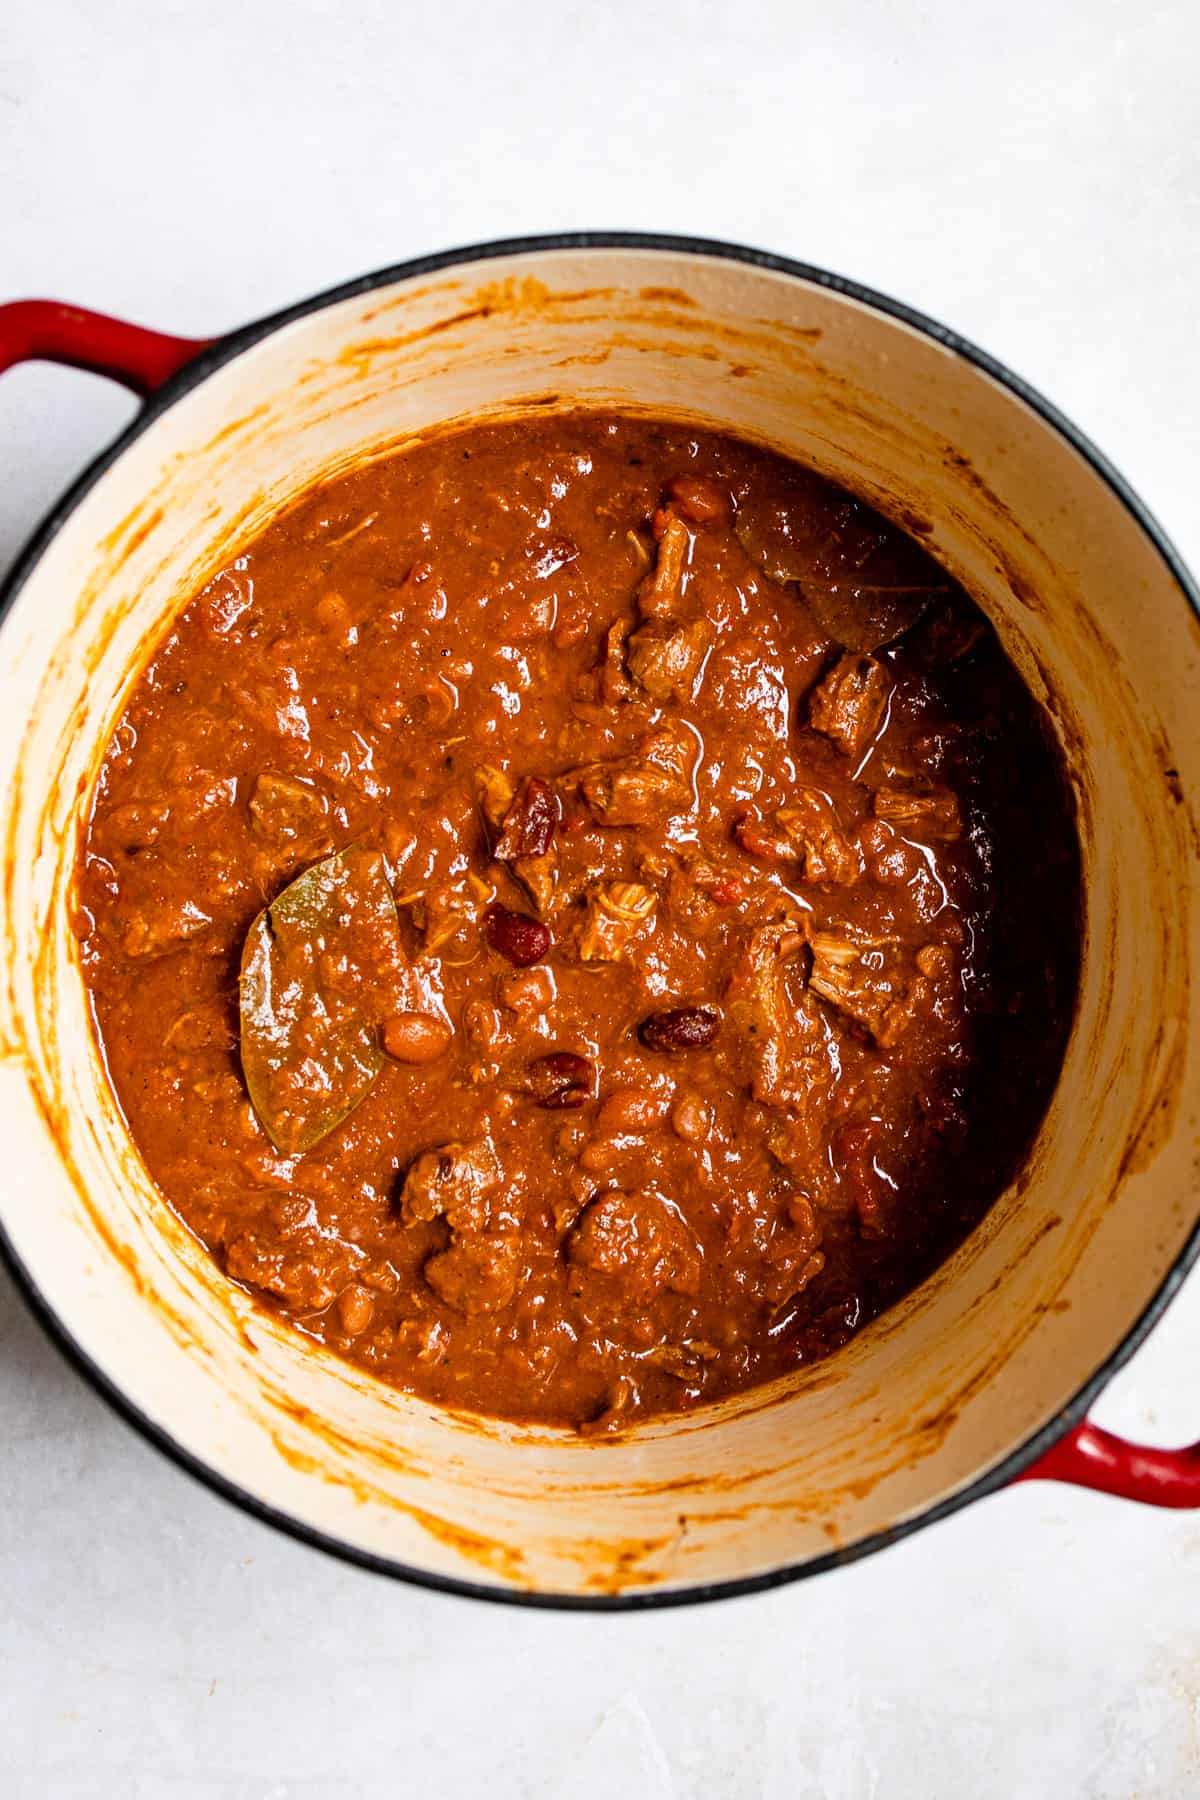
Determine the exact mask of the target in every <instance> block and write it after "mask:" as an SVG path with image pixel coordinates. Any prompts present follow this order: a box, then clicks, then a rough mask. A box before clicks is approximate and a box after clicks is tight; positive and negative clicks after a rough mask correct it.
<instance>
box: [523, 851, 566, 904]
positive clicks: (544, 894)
mask: <svg viewBox="0 0 1200 1800" xmlns="http://www.w3.org/2000/svg"><path fill="white" fill-rule="evenodd" d="M512 872H513V874H514V875H515V876H516V878H517V880H518V881H519V882H520V884H521V886H522V887H523V888H524V889H525V892H526V893H527V894H528V895H529V898H530V899H531V900H532V901H533V904H534V907H535V908H536V910H537V911H538V912H539V913H540V914H541V915H542V917H543V918H544V917H545V916H546V914H547V913H552V912H553V911H554V910H555V907H556V906H557V905H558V903H559V899H560V896H559V891H558V850H557V849H556V847H555V846H554V845H553V844H551V846H550V848H549V849H548V850H547V851H545V852H544V854H543V855H541V856H518V858H517V860H516V862H514V863H513V864H512Z"/></svg>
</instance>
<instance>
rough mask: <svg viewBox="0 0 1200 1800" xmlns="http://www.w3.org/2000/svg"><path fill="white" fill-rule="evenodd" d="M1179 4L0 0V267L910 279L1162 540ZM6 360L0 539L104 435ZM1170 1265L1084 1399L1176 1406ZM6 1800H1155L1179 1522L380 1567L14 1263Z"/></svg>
mask: <svg viewBox="0 0 1200 1800" xmlns="http://www.w3.org/2000/svg"><path fill="white" fill-rule="evenodd" d="M1198 52H1200V16H1198V14H1197V10H1196V8H1195V6H1194V4H1193V3H1192V0H1175V3H1174V4H1171V3H1168V0H1147V4H1145V5H1143V6H1142V7H1140V8H1136V9H1135V8H1131V7H1129V6H1128V5H1127V4H1124V3H1120V4H1118V3H1116V0H1073V3H1066V0H1058V3H1057V4H1047V3H1046V0H1004V3H1000V0H967V3H966V4H963V0H858V3H854V0H822V4H820V5H817V4H813V3H811V0H808V3H806V0H775V3H774V4H772V3H769V0H738V4H736V5H731V4H720V5H717V4H713V3H712V0H700V3H694V4H693V5H691V6H690V7H682V6H679V5H678V4H676V5H671V6H668V5H666V4H664V3H663V0H640V3H638V0H593V3H592V4H590V5H589V4H586V3H584V0H558V3H557V4H555V5H549V4H544V3H541V0H527V3H525V4H521V3H520V0H490V4H488V5H480V4H470V3H468V0H437V3H436V4H434V5H428V6H413V5H408V4H404V3H403V0H387V3H385V0H340V3H339V0H243V3H242V4H241V5H240V6H236V7H217V6H213V5H201V4H199V3H198V0H157V3H156V4H154V5H151V4H148V3H147V0H105V3H104V4H103V5H99V4H95V3H94V0H9V6H8V8H7V9H6V12H5V24H4V27H3V29H2V30H0V296H3V297H8V296H10V295H11V296H14V297H15V296H17V295H23V294H36V293H47V294H51V295H55V296H61V297H63V298H66V299H71V300H75V301H79V302H81V303H83V304H88V305H92V306H96V307H101V308H108V309H111V310H113V311H116V312H123V313H127V314H129V315H131V316H133V317H136V318H139V319H142V320H145V321H147V322H150V323H154V324H158V325H161V326H163V327H164V328H166V329H174V330H178V331H181V332H184V333H197V334H198V333H209V332H217V331H220V330H222V329H224V328H226V327H229V326H233V325H236V324H238V323H241V322H242V321H243V320H245V319H247V318H250V317H252V316H254V315H255V314H257V313H260V312H263V311H265V310H267V309H269V308H273V307H276V306H279V305H281V304H283V303H285V302H287V301H289V300H291V299H293V298H296V297H298V296H300V295H302V294H304V293H306V292H309V291H311V290H314V289H316V288H319V287H323V286H326V285H328V284H329V283H331V282H334V281H336V280H338V279H340V278H342V277H346V276H349V275H352V274H355V273H358V272H359V271H361V270H363V269H368V268H371V267H374V266H378V265H381V264H383V263H387V262H391V261H395V260H398V259H400V258H403V257H405V256H409V255H412V254H416V253H418V252H421V251H425V250H431V249H436V248H441V247H444V246H449V245H454V244H459V243H464V242H467V241H470V240H472V239H478V238H483V237H492V236H497V235H502V234H511V233H518V232H525V231H535V230H553V229H561V228H570V227H577V226H581V225H592V226H636V227H642V228H648V229H649V228H666V229H675V230H680V231H690V232H696V233H701V234H711V235H718V236H727V237H733V238H740V239H743V240H745V241H747V242H751V243H758V244H763V245H767V246H770V247H773V248H775V249H777V250H781V251H785V252H789V253H791V254H793V255H796V256H799V257H803V258H807V259H809V260H811V261H814V262H817V263H823V264H825V265H827V266H829V267H832V268H834V269H839V270H842V271H844V272H846V273H848V274H851V275H855V276H858V277H860V278H861V279H864V280H866V281H868V282H871V283H873V284H875V285H877V286H880V287H882V288H884V289H887V290H890V291H891V292H893V293H895V294H897V295H899V296H901V297H903V298H905V299H907V300H909V301H912V302H914V303H915V304H917V305H918V306H922V307H924V308H926V309H927V310H929V311H931V312H932V313H934V314H935V315H937V316H939V317H941V318H943V319H945V320H947V321H948V322H949V323H951V324H953V325H955V326H957V327H958V328H959V329H961V330H962V331H965V332H966V333H967V334H968V335H970V336H972V337H974V338H976V339H977V340H978V341H980V342H982V343H983V344H985V345H987V346H988V347H989V348H990V349H992V350H993V351H995V352H996V353H997V354H998V355H1000V356H1001V357H1003V358H1005V359H1007V360H1008V361H1009V362H1010V363H1011V365H1012V366H1013V367H1015V368H1016V369H1018V370H1020V371H1021V372H1022V373H1023V374H1025V375H1026V376H1028V377H1029V378H1030V379H1032V380H1033V381H1034V382H1035V383H1037V384H1038V385H1040V386H1041V387H1042V388H1043V389H1044V390H1045V391H1047V392H1048V393H1049V394H1050V395H1051V396H1052V397H1053V398H1054V399H1055V400H1057V401H1058V402H1059V404H1060V405H1062V406H1063V407H1064V408H1065V409H1066V410H1067V411H1068V412H1069V413H1070V414H1072V415H1073V416H1074V417H1075V418H1076V419H1077V420H1078V421H1079V423H1080V424H1082V425H1083V426H1084V427H1085V428H1086V429H1087V430H1088V431H1090V432H1091V433H1092V434H1093V435H1094V437H1095V438H1096V440H1097V441H1098V442H1099V443H1100V444H1101V445H1102V446H1103V447H1104V448H1105V449H1106V450H1107V451H1108V452H1109V453H1110V454H1111V455H1112V456H1113V457H1114V458H1115V460H1116V461H1117V462H1118V464H1119V465H1120V466H1121V467H1122V468H1123V469H1124V470H1125V471H1126V473H1127V474H1128V475H1129V476H1130V478H1131V479H1132V480H1133V482H1134V483H1135V485H1136V486H1137V487H1139V488H1140V489H1141V490H1142V492H1143V493H1144V494H1145V495H1146V497H1147V498H1148V499H1149V500H1150V502H1151V504H1152V505H1153V506H1154V507H1155V509H1156V510H1157V511H1158V512H1159V514H1160V516H1161V518H1162V519H1163V521H1164V523H1165V524H1166V526H1167V528H1168V529H1169V530H1170V531H1171V532H1172V533H1173V534H1174V536H1175V538H1176V540H1177V541H1178V543H1179V544H1180V546H1181V548H1182V549H1183V551H1184V552H1185V554H1186V555H1188V556H1189V557H1190V559H1191V561H1192V563H1193V566H1196V565H1200V514H1198V513H1197V509H1196V504H1195V502H1196V493H1197V471H1198V462H1200V457H1198V452H1200V423H1198V421H1200V365H1198V363H1197V356H1196V337H1195V312H1196V309H1195V300H1194V294H1195V291H1196V289H1197V286H1198V285H1200V202H1198V200H1197V196H1198V195H1200V150H1198V148H1197V144H1198V139H1197V133H1196V129H1195V127H1196V117H1197V101H1198V99H1200V92H1198V86H1200V84H1198V81H1197V76H1196V68H1197V55H1198ZM130 411H131V405H130V403H129V402H128V401H127V400H126V399H125V398H124V397H123V396H122V395H121V394H120V393H119V392H118V391H117V390H115V389H112V388H109V387H106V386H105V385H104V384H103V383H101V382H98V381H95V380H91V379H89V378H87V377H84V376H79V375H74V374H72V373H70V372H67V371H62V370H48V369H43V368H29V369H24V370H20V371H17V372H15V373H14V374H11V375H8V376H6V377H5V378H4V379H3V381H2V382H0V443H2V445H3V452H2V455H3V462H2V470H3V478H2V480H0V561H4V560H7V559H8V557H10V556H11V554H12V553H13V552H14V551H15V549H16V546H17V544H18V542H19V540H20V538H21V537H22V536H23V534H24V533H25V531H26V530H27V528H28V527H29V525H30V524H31V523H32V522H33V520H34V519H35V518H36V516H37V515H38V514H39V513H40V512H41V511H42V509H44V508H45V507H46V506H47V504H48V503H49V502H50V501H51V500H52V499H53V497H54V496H55V494H56V493H57V492H58V490H59V489H60V487H61V486H62V485H63V483H64V482H65V481H66V480H67V479H68V478H69V477H70V476H71V475H72V474H73V472H74V471H75V470H76V469H77V468H78V466H79V465H80V464H81V462H82V461H83V460H84V459H85V457H86V456H87V455H88V454H89V452H90V451H92V450H93V448H95V447H96V446H97V445H99V443H100V442H101V441H102V440H103V439H104V438H105V437H106V436H108V435H109V434H111V433H112V432H113V431H114V430H115V429H116V427H117V426H118V425H119V424H120V422H121V421H122V420H123V419H124V418H125V417H127V416H128V415H129V413H130ZM1198 1366H1200V1286H1197V1282H1196V1281H1193V1283H1192V1284H1191V1286H1190V1288H1189V1289H1188V1290H1186V1291H1185V1293H1184V1295H1183V1297H1182V1299H1181V1300H1180V1301H1179V1302H1178V1303H1177V1305H1176V1306H1175V1308H1174V1310H1173V1312H1172V1313H1171V1314H1170V1315H1169V1317H1168V1318H1167V1320H1166V1321H1165V1323H1164V1324H1163V1325H1162V1326H1161V1328H1160V1329H1159V1331H1158V1332H1157V1333H1156V1335H1155V1336H1154V1338H1153V1339H1152V1340H1151V1342H1150V1344H1149V1345H1148V1347H1147V1348H1146V1349H1144V1350H1143V1351H1142V1353H1141V1354H1140V1355H1139V1356H1138V1357H1137V1358H1136V1360H1135V1361H1134V1363H1133V1364H1132V1366H1131V1367H1130V1369H1129V1370H1128V1371H1127V1372H1126V1373H1125V1374H1124V1375H1123V1376H1122V1377H1121V1378H1120V1379H1119V1381H1118V1382H1117V1383H1116V1384H1115V1385H1114V1387H1113V1388H1112V1389H1111V1390H1110V1392H1109V1394H1108V1395H1107V1396H1106V1397H1105V1399H1104V1401H1103V1403H1102V1405H1101V1407H1100V1409H1099V1413H1098V1417H1099V1418H1100V1419H1101V1420H1102V1421H1103V1422H1105V1423H1107V1424H1110V1425H1112V1426H1114V1427H1116V1428H1122V1429H1126V1430H1129V1431H1131V1432H1136V1433H1142V1434H1145V1435H1147V1436H1150V1437H1153V1438H1155V1439H1156V1440H1157V1441H1162V1442H1166V1441H1172V1440H1174V1441H1179V1440H1181V1439H1184V1438H1188V1437H1192V1436H1195V1435H1196V1433H1197V1430H1198V1429H1200V1397H1198V1396H1197V1395H1196V1393H1195V1386H1196V1383H1195V1370H1196V1368H1197V1367H1198ZM0 1595H2V1597H3V1598H2V1600H0V1716H2V1725H0V1794H3V1795H4V1796H5V1797H6V1800H85V1797H86V1800H94V1797H96V1796H109V1795H112V1796H120V1797H121V1800H210V1797H217V1800H232V1797H233V1796H238V1797H239V1800H240V1797H241V1796H243V1795H248V1796H263V1797H264V1800H265V1797H267V1796H272V1797H280V1800H282V1797H283V1796H287V1797H288V1800H309V1797H310V1796H311V1797H313V1800H316V1797H317V1796H320V1797H321V1800H326V1796H328V1795H334V1794H336V1795H347V1796H363V1797H365V1800H377V1797H378V1800H383V1797H384V1796H386V1797H387V1800H396V1797H403V1800H408V1797H410V1796H411V1797H412V1800H426V1797H427V1796H434V1795H436V1796H438V1800H460V1797H466V1796H475V1795H477V1794H484V1793H486V1794H487V1795H488V1796H489V1797H490V1800H600V1797H601V1796H604V1797H605V1800H607V1796H609V1795H611V1794H614V1793H617V1794H621V1795H624V1796H628V1797H629V1800H642V1797H643V1796H644V1797H645V1800H701V1797H703V1800H709V1797H711V1796H722V1797H726V1796H727V1797H729V1800H818V1797H820V1800H885V1797H886V1800H892V1797H895V1796H899V1797H902V1800H903V1797H907V1796H912V1797H914V1800H917V1797H919V1800H943V1797H945V1800H964V1797H969V1800H976V1797H977V1800H1011V1797H1012V1796H1020V1797H1021V1800H1041V1797H1043V1796H1045V1797H1046V1800H1073V1797H1075V1796H1080V1797H1084V1800H1133V1797H1134V1796H1137V1797H1139V1800H1149V1797H1151V1796H1156V1797H1157V1796H1172V1797H1174V1796H1192V1795H1195V1794H1197V1793H1198V1792H1200V1519H1198V1520H1192V1519H1189V1518H1188V1517H1187V1516H1186V1515H1184V1516H1174V1517H1172V1516H1168V1515H1160V1514H1156V1513H1153V1512H1150V1511H1145V1510H1142V1509H1139V1508H1135V1507H1131V1506H1122V1505H1121V1504H1119V1503H1117V1502H1115V1501H1108V1500H1104V1499H1100V1498H1097V1497H1094V1496H1091V1495H1088V1494H1083V1493H1078V1492H1073V1491H1070V1490H1066V1489H1061V1490H1056V1489H1052V1488H1048V1487H1041V1486H1031V1487H1026V1488H1024V1489H1021V1490H1017V1491H1014V1492H1010V1493H1007V1494H1002V1495H1000V1496H997V1497H995V1498H993V1499H991V1500H988V1501H987V1502H985V1503H984V1504H982V1505H980V1506H977V1507H975V1508H974V1509H972V1510H970V1511H969V1512H967V1513H965V1514H961V1515H959V1516H958V1517H957V1518H955V1519H954V1520H952V1521H950V1522H949V1523H947V1524H944V1525H942V1526H940V1527H938V1528H937V1529H935V1530H933V1531H931V1532H927V1533H924V1534H922V1535H920V1536H919V1537H917V1538H916V1539H914V1540H911V1541H909V1542H908V1543H906V1544H904V1545H902V1546H900V1547H898V1548H896V1549H893V1550H891V1551H889V1552H887V1553H886V1554H884V1555H883V1556H879V1557H875V1558H872V1559H870V1560H869V1561H867V1562H866V1563H863V1564H860V1565H858V1566H857V1567H855V1568H853V1569H850V1570H848V1571H844V1572H841V1573H839V1574H836V1575H833V1576H826V1577H824V1578H822V1579H820V1580H818V1581H815V1582H811V1583H806V1584H803V1585H800V1586H797V1587H794V1588H790V1589H785V1590H783V1591H781V1592H776V1593H773V1594H769V1595H764V1596H760V1597H757V1598H754V1599H749V1600H743V1601H736V1602H726V1603H724V1604H721V1605H718V1606H714V1607H710V1608H707V1609H703V1610H688V1611H682V1612H669V1613H664V1614H659V1615H653V1616H636V1617H617V1618H589V1617H576V1616H559V1615H547V1614H540V1615H539V1614H527V1613H518V1612H513V1611H510V1610H501V1609H499V1608H485V1607H482V1606H478V1605H474V1604H470V1603H467V1602H464V1601H458V1600H453V1599H446V1598H441V1597H438V1596H436V1595H430V1594H425V1593H421V1592H416V1591H411V1590H408V1589H406V1588H403V1587H399V1586H394V1585H392V1584H390V1583H388V1582H385V1581H382V1580H379V1579H376V1578H373V1577H370V1576H367V1575H364V1574H361V1573H358V1572H357V1571H355V1570H352V1569H348V1568H343V1567H341V1566H340V1565H338V1564H336V1563H334V1562H331V1561H328V1560H326V1559H324V1558H322V1557H321V1556H319V1555H317V1554H316V1553H314V1552H310V1551H307V1550H304V1549H301V1548H300V1547H299V1546H297V1545H295V1544H292V1543H290V1542H288V1541H285V1540H284V1539H282V1538H279V1537H276V1536H275V1535H273V1534H272V1533H271V1532H269V1531H267V1530H266V1529H265V1528H263V1527H262V1526H259V1525H257V1524H255V1523H253V1522H252V1521H251V1520H250V1519H248V1518H245V1517H243V1516H242V1515H241V1514H240V1513H238V1512H236V1511H234V1510H232V1509H231V1508H230V1507H228V1506H226V1505H224V1504H223V1503H222V1502H220V1501H218V1500H216V1499H214V1498H213V1497H211V1496H210V1495H209V1494H207V1493H206V1492H204V1491H203V1490H202V1489H200V1488H199V1487H197V1486H196V1485H195V1484H193V1483H192V1482H191V1481H190V1480H188V1479H187V1478H186V1477H184V1476H183V1475H182V1474H180V1473H178V1472H177V1471H176V1470H175V1469H174V1468H172V1467H170V1466H168V1465H167V1464H166V1463H165V1462H163V1461H162V1460H161V1459H160V1458H158V1457H157V1456H156V1455H155V1454H154V1453H153V1452H151V1451H150V1450H149V1449H148V1448H146V1447H145V1446H144V1445H143V1444H142V1443H141V1442H140V1440H138V1439H137V1438H135V1437H134V1436H133V1435H132V1434H131V1433H130V1432H129V1431H128V1430H127V1429H126V1428H125V1427H124V1426H123V1425H121V1424H119V1423H118V1422H117V1420H116V1419H115V1418H114V1417H113V1416H112V1415H111V1414H110V1413H109V1412H108V1411H107V1410H106V1409H105V1408H104V1406H103V1405H102V1404H101V1403H100V1401H99V1400H97V1399H96V1398H95V1397H94V1396H93V1395H92V1394H91V1392H90V1391H89V1390H88V1389H87V1388H85V1387H84V1386H83V1384H82V1383H81V1382H80V1381H79V1380H78V1379H77V1377H76V1376H75V1375H74V1374H73V1373H72V1372H71V1371H70V1370H69V1369H68V1368H67V1367H66V1366H65V1365H64V1364H63V1363H62V1362H61V1361H60V1359H59V1358H58V1356H57V1355H56V1354H55V1353H54V1352H53V1351H52V1350H51V1349H50V1348H49V1347H48V1345H47V1344H46V1343H45V1341H44V1340H43V1338H42V1337H41V1335H40V1333H39V1331H38V1330H37V1328H36V1327H35V1326H34V1324H33V1323H32V1321H31V1320H30V1318H29V1317H28V1316H27V1314H26V1313H25V1311H24V1309H23V1307H22V1305H21V1302H20V1301H19V1299H18V1298H17V1297H16V1295H15V1294H14V1293H13V1291H12V1289H11V1287H10V1285H9V1283H8V1282H7V1280H6V1279H0Z"/></svg>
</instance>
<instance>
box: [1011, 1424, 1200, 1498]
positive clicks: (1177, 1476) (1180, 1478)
mask: <svg viewBox="0 0 1200 1800" xmlns="http://www.w3.org/2000/svg"><path fill="white" fill-rule="evenodd" d="M1017 1480H1018V1481H1069V1482H1071V1483H1072V1484H1073V1485H1074V1486H1075V1487H1086V1488H1095V1489H1096V1490H1097V1491H1098V1492H1099V1493H1102V1494H1116V1495H1118V1496H1119V1497H1120V1498H1121V1499H1122V1500H1141V1501H1142V1502H1143V1503H1144V1504H1145V1505H1147V1506H1176V1507H1186V1506H1200V1444H1189V1445H1187V1446H1186V1447H1185V1448H1184V1449H1182V1450H1153V1449H1150V1448H1148V1447H1147V1446H1146V1445H1145V1444H1131V1443H1130V1442H1129V1441H1128V1439H1126V1438H1121V1437H1117V1436H1115V1434H1114V1433H1113V1432H1111V1431H1104V1430H1103V1429H1102V1428H1101V1427H1100V1426H1099V1425H1093V1424H1092V1423H1091V1422H1090V1421H1089V1420H1087V1419H1085V1420H1084V1422H1083V1424H1082V1425H1076V1426H1075V1428H1074V1429H1073V1430H1072V1431H1068V1432H1067V1433H1066V1435H1065V1436H1064V1437H1061V1438H1059V1440H1058V1442H1057V1444H1054V1445H1052V1446H1051V1448H1050V1449H1049V1450H1047V1451H1046V1453H1045V1455H1044V1456H1039V1457H1038V1459H1037V1461H1036V1462H1035V1463H1034V1464H1033V1465H1032V1467H1031V1468H1028V1469H1026V1470H1025V1472H1024V1474H1023V1475H1018V1476H1017Z"/></svg>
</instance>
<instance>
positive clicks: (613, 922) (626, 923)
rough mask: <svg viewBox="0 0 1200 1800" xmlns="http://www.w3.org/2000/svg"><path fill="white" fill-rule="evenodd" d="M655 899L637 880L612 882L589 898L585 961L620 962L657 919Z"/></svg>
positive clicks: (583, 949) (583, 940) (582, 954)
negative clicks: (655, 918) (655, 916)
mask: <svg viewBox="0 0 1200 1800" xmlns="http://www.w3.org/2000/svg"><path fill="white" fill-rule="evenodd" d="M654 907H655V897H654V894H653V892H652V891H651V889H650V888H647V887H643V886H642V885H641V883H640V882H636V881H609V882H606V883H605V884H604V885H603V886H601V887H597V888H594V889H593V890H592V892H591V893H589V894H588V896H587V917H586V918H585V920H584V924H583V930H582V932H581V933H580V937H579V956H580V960H581V961H582V962H620V961H621V960H622V958H623V957H625V956H627V955H628V954H629V951H630V949H631V948H632V946H633V945H634V943H636V941H637V939H638V938H639V937H640V936H641V934H642V932H643V930H644V929H646V928H647V927H648V926H649V925H650V923H651V922H652V920H653V918H654Z"/></svg>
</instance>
